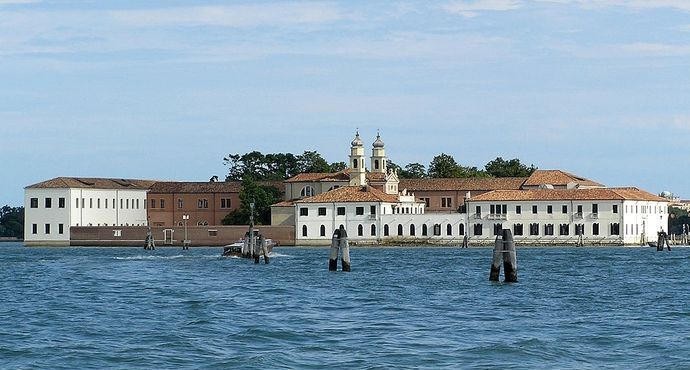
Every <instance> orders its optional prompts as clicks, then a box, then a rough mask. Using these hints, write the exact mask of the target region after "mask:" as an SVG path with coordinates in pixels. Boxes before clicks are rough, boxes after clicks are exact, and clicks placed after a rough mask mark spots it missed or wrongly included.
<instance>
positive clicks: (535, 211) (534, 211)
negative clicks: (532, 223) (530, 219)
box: [532, 206, 537, 215]
mask: <svg viewBox="0 0 690 370" xmlns="http://www.w3.org/2000/svg"><path fill="white" fill-rule="evenodd" d="M532 213H533V214H535V215H536V214H537V206H532Z"/></svg>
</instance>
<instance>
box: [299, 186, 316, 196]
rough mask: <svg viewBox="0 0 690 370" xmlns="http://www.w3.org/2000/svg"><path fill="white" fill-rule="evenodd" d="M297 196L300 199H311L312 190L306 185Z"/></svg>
mask: <svg viewBox="0 0 690 370" xmlns="http://www.w3.org/2000/svg"><path fill="white" fill-rule="evenodd" d="M299 195H300V196H302V197H313V196H314V188H312V187H311V186H309V185H307V186H305V187H303V188H302V191H300V193H299Z"/></svg>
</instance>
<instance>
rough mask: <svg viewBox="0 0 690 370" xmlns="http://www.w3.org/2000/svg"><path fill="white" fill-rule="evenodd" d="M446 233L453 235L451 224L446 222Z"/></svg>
mask: <svg viewBox="0 0 690 370" xmlns="http://www.w3.org/2000/svg"><path fill="white" fill-rule="evenodd" d="M446 235H448V236H451V235H453V225H451V224H448V226H446Z"/></svg>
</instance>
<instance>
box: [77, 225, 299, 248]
mask: <svg viewBox="0 0 690 370" xmlns="http://www.w3.org/2000/svg"><path fill="white" fill-rule="evenodd" d="M256 228H257V229H258V230H259V232H261V233H262V234H263V235H264V236H265V237H266V238H269V239H273V240H274V241H275V242H277V243H278V244H279V245H295V228H294V227H293V226H263V225H259V226H257V227H256ZM147 230H148V228H147V227H145V226H122V227H115V226H72V227H71V228H70V245H71V246H96V247H108V246H112V247H122V246H135V247H143V246H144V240H146V232H147ZM247 230H248V226H189V227H187V239H188V240H189V241H190V242H191V244H190V245H192V246H222V245H226V244H231V243H234V242H235V241H237V240H239V239H241V238H242V237H244V234H245V233H246V232H247ZM151 232H152V234H153V238H154V240H155V242H156V246H157V247H159V246H160V247H165V246H182V243H183V241H184V238H185V234H184V232H185V230H184V227H182V226H180V227H151Z"/></svg>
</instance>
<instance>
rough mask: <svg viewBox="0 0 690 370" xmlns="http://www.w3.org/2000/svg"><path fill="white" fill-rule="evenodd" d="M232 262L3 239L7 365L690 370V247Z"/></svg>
mask: <svg viewBox="0 0 690 370" xmlns="http://www.w3.org/2000/svg"><path fill="white" fill-rule="evenodd" d="M220 254H221V248H192V249H190V250H186V251H185V250H182V249H181V248H159V249H157V250H155V251H145V250H143V249H139V248H26V247H22V246H20V245H18V244H0V368H1V369H105V368H108V369H229V368H240V369H276V368H277V369H323V368H355V369H360V368H361V369H390V368H396V369H417V368H429V369H439V368H448V369H456V368H467V369H472V368H477V369H486V368H493V367H497V368H529V369H534V368H547V369H552V368H578V369H581V368H596V369H599V368H626V369H627V368H640V369H648V368H669V369H674V368H675V369H688V368H690V288H689V287H688V283H689V282H690V248H674V249H673V250H672V251H670V252H669V251H664V252H657V251H656V250H655V249H654V248H566V247H563V248H557V247H551V248H518V255H517V257H518V267H519V271H518V278H519V282H518V283H514V284H507V283H503V282H490V281H489V280H488V275H489V268H490V264H491V259H492V251H491V250H490V249H472V248H471V249H461V248H407V247H406V248H353V249H351V258H352V272H350V273H345V272H340V271H338V272H329V271H328V249H326V248H288V247H283V248H275V249H274V252H273V254H272V255H271V260H270V264H268V265H264V264H263V261H262V263H261V264H260V265H255V264H254V262H253V261H250V260H246V259H241V258H228V257H220Z"/></svg>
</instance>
